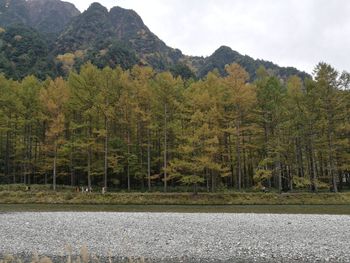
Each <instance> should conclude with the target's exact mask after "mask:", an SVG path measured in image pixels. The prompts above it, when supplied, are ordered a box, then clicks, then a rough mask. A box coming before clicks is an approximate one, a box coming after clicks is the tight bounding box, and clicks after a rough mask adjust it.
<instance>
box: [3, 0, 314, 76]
mask: <svg viewBox="0 0 350 263" xmlns="http://www.w3.org/2000/svg"><path fill="white" fill-rule="evenodd" d="M0 27H1V28H0V72H3V73H4V74H5V75H6V76H7V77H10V78H14V79H21V78H23V77H24V76H25V75H29V74H34V75H36V76H37V77H39V78H40V79H44V78H45V77H46V76H66V75H67V73H68V71H69V70H71V69H79V68H80V66H81V65H82V64H83V63H85V62H87V61H91V62H92V63H93V64H94V65H96V66H98V67H99V68H103V67H104V66H111V67H115V66H116V65H121V66H122V68H124V69H130V68H132V66H133V65H136V64H137V65H148V66H152V67H153V68H154V69H156V70H157V71H165V70H170V71H171V72H172V73H173V74H175V75H181V76H182V77H184V78H188V77H193V76H196V77H198V78H202V77H204V76H206V74H207V73H208V72H210V71H212V70H213V69H215V68H217V69H218V70H219V72H220V73H221V74H224V75H225V65H227V64H230V63H239V64H240V65H242V66H243V67H244V68H245V69H246V70H247V71H248V73H249V74H250V77H251V79H255V78H256V74H255V72H256V71H257V69H258V68H259V66H261V65H262V66H264V67H265V68H266V69H267V70H268V71H269V72H270V73H271V74H274V75H275V76H277V77H279V78H282V79H286V78H287V77H289V76H291V75H298V76H300V77H302V78H305V77H309V75H308V74H306V73H304V72H300V71H298V70H297V69H295V68H283V67H279V66H277V65H275V64H273V63H271V62H267V61H263V60H254V59H253V58H251V57H249V56H243V55H241V54H239V53H238V52H236V51H233V50H232V49H231V48H228V47H221V48H219V49H218V50H217V51H215V52H214V53H213V55H212V56H209V57H206V58H204V57H192V56H185V55H184V54H182V52H181V51H180V50H178V49H174V48H171V47H169V46H167V45H166V44H165V43H164V42H163V41H162V40H160V39H159V38H158V37H157V36H156V35H155V34H153V33H152V32H151V31H150V30H149V29H148V27H147V26H146V25H145V24H144V23H143V21H142V19H141V18H140V16H139V15H138V14H137V13H136V12H135V11H133V10H127V9H123V8H120V7H114V8H112V9H111V10H107V9H106V8H105V7H103V6H102V5H100V4H98V3H93V4H92V5H91V6H90V7H89V8H88V9H87V10H86V11H85V12H83V13H82V14H80V12H79V11H78V10H77V9H76V8H75V7H74V5H72V4H70V3H67V2H63V1H60V0H29V1H25V0H0ZM10 37H12V38H10ZM38 43H41V44H40V45H42V46H43V49H44V50H43V51H42V52H38V50H37V45H38ZM38 61H40V63H39V62H38ZM39 64H40V65H39Z"/></svg>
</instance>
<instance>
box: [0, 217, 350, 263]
mask: <svg viewBox="0 0 350 263" xmlns="http://www.w3.org/2000/svg"><path fill="white" fill-rule="evenodd" d="M349 242H350V216H328V215H279V214H188V213H184V214H182V213H72V212H56V213H4V214H0V254H1V255H2V256H4V255H6V254H13V255H32V254H33V253H34V252H37V253H38V254H39V255H46V256H50V257H53V258H55V257H56V258H58V257H61V256H64V255H66V254H67V253H69V252H68V251H69V250H70V249H69V247H71V248H72V250H73V254H79V253H80V252H79V251H80V248H81V247H82V246H86V247H87V248H88V250H89V252H90V254H94V255H97V256H98V257H99V258H105V259H106V258H108V256H109V255H110V256H112V257H114V258H117V257H119V258H122V257H124V258H126V257H136V258H140V257H143V258H146V261H151V262H350V247H349V245H350V243H349Z"/></svg>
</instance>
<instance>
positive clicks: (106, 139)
mask: <svg viewBox="0 0 350 263" xmlns="http://www.w3.org/2000/svg"><path fill="white" fill-rule="evenodd" d="M105 132H106V135H105V145H104V154H105V156H104V177H103V186H104V188H105V191H106V190H107V180H108V174H107V173H108V119H107V116H105Z"/></svg>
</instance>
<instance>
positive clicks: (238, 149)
mask: <svg viewBox="0 0 350 263" xmlns="http://www.w3.org/2000/svg"><path fill="white" fill-rule="evenodd" d="M236 129H237V132H236V154H237V189H238V190H239V191H240V190H241V189H242V165H241V142H240V121H239V120H238V121H237V122H236Z"/></svg>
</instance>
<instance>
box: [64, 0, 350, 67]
mask: <svg viewBox="0 0 350 263" xmlns="http://www.w3.org/2000/svg"><path fill="white" fill-rule="evenodd" d="M66 1H68V2H72V3H74V4H75V5H76V7H77V8H79V9H80V10H81V11H84V10H85V9H87V8H88V7H89V5H90V4H91V3H92V2H100V3H101V4H102V5H104V6H106V7H108V8H111V7H113V6H120V7H123V8H127V9H133V10H135V11H136V12H137V13H138V14H139V15H140V16H141V17H142V19H143V21H144V23H145V24H146V25H147V26H148V27H149V29H150V30H151V31H152V32H153V33H155V34H156V35H157V36H158V37H159V38H160V39H162V40H163V41H165V42H166V43H167V44H168V45H169V46H171V47H174V48H179V49H180V50H181V51H182V52H183V53H184V54H187V55H198V56H208V55H210V54H212V53H213V52H214V51H215V50H216V49H217V48H219V47H220V46H221V45H227V46H230V47H231V48H232V49H234V50H236V51H238V52H240V53H242V54H247V55H249V56H251V57H253V58H261V59H265V60H270V61H273V62H275V63H277V64H279V65H281V66H294V67H297V68H299V69H302V70H305V71H307V72H309V73H311V72H312V69H313V68H314V66H315V65H316V64H317V63H318V62H320V61H324V62H327V63H330V64H331V65H332V66H333V67H335V68H337V69H338V70H340V71H342V70H347V71H350V36H349V34H350V1H349V0H282V1H281V0H99V1H90V0H66Z"/></svg>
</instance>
